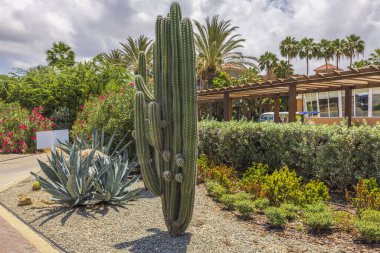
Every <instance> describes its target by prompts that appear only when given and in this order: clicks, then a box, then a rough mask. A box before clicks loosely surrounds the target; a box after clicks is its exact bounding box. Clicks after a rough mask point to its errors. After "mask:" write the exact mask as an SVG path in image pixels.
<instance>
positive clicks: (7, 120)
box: [0, 100, 54, 154]
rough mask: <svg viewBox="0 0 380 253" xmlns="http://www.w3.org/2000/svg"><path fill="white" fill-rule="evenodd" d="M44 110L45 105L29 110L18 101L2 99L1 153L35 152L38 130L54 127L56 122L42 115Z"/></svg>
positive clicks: (0, 109) (0, 104)
mask: <svg viewBox="0 0 380 253" xmlns="http://www.w3.org/2000/svg"><path fill="white" fill-rule="evenodd" d="M42 112H43V107H35V108H34V109H33V110H32V111H31V112H29V111H28V110H27V109H25V108H22V107H21V106H20V105H19V104H18V103H4V102H2V101H1V100H0V154H1V153H32V152H35V151H36V132H37V131H47V130H51V129H52V128H53V127H54V122H52V121H51V120H50V119H49V118H45V117H44V116H42Z"/></svg>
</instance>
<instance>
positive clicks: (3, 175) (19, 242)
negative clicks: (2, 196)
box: [0, 154, 47, 253]
mask: <svg viewBox="0 0 380 253" xmlns="http://www.w3.org/2000/svg"><path fill="white" fill-rule="evenodd" d="M37 159H39V160H43V161H46V160H47V159H46V154H38V155H0V189H2V190H3V189H5V188H6V187H7V186H9V185H10V184H12V183H14V182H16V181H18V180H20V179H22V178H25V177H27V176H28V175H30V171H31V169H32V170H34V171H35V170H38V167H39V166H38V162H37ZM0 252H1V253H38V250H37V249H36V247H34V246H33V245H32V244H31V243H30V242H29V241H28V240H27V239H25V238H24V237H23V236H22V235H21V234H20V233H19V232H18V231H17V230H16V229H15V228H14V227H12V226H11V225H10V224H9V223H8V222H7V221H6V220H5V219H4V218H2V217H0Z"/></svg>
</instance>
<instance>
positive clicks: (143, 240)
mask: <svg viewBox="0 0 380 253" xmlns="http://www.w3.org/2000/svg"><path fill="white" fill-rule="evenodd" d="M31 185H32V179H28V180H25V181H23V182H21V183H19V184H18V185H16V186H14V187H12V188H10V189H8V190H6V191H4V192H1V193H0V202H1V203H3V205H5V206H6V207H8V208H9V209H10V210H13V211H14V212H15V213H16V214H18V215H19V216H20V217H21V218H22V219H24V220H25V221H27V222H28V223H29V224H30V226H32V227H33V228H35V229H37V230H39V231H40V232H41V233H43V234H44V235H45V236H47V237H49V238H51V239H52V240H53V241H54V242H55V243H57V244H58V245H60V246H61V247H62V248H64V249H65V250H66V251H67V252H86V253H89V252H91V253H92V252H135V253H143V252H144V253H145V252H160V253H166V252H202V253H203V252H218V253H222V252H239V253H240V252H244V253H245V252H247V253H248V252H271V253H277V252H326V253H327V252H329V253H331V252H345V251H343V250H339V249H336V248H334V247H332V246H331V245H325V246H321V245H318V244H314V243H308V242H306V243H305V241H300V240H297V239H291V238H283V237H279V236H275V235H273V234H271V232H270V231H268V232H266V231H262V230H261V231H260V230H255V229H254V226H253V225H252V224H249V223H247V222H241V221H238V220H237V219H236V218H235V217H234V216H233V215H232V214H231V213H229V212H225V211H223V210H221V209H220V207H219V206H218V204H216V203H215V202H214V201H213V200H212V199H211V198H209V197H208V196H207V195H206V191H205V189H204V187H203V186H197V194H196V204H195V213H194V216H193V221H192V223H191V225H190V227H189V229H188V230H187V233H186V234H184V235H183V236H181V237H179V238H171V237H170V236H169V235H168V233H167V232H166V227H165V224H164V221H163V216H162V213H161V203H160V199H159V198H155V197H153V196H152V195H151V194H150V193H146V194H145V196H144V198H142V199H139V200H137V201H133V202H130V203H129V204H128V205H125V206H124V207H117V206H99V207H93V208H75V209H71V210H70V209H67V208H64V207H62V206H59V205H56V204H52V203H49V201H48V200H49V194H47V193H45V192H43V191H37V192H32V191H31ZM138 186H139V187H142V182H139V183H138ZM22 194H27V195H28V196H30V197H31V198H32V201H33V205H31V206H24V207H18V206H17V199H18V196H20V195H22ZM327 243H328V242H327Z"/></svg>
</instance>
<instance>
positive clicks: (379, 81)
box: [198, 65, 380, 125]
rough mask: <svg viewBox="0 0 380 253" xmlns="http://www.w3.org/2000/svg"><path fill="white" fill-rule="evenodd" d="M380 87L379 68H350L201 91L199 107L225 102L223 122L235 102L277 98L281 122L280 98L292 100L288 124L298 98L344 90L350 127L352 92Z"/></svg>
mask: <svg viewBox="0 0 380 253" xmlns="http://www.w3.org/2000/svg"><path fill="white" fill-rule="evenodd" d="M374 87H380V66H374V65H371V66H367V67H364V68H350V70H348V71H338V70H333V71H332V72H331V73H323V74H322V73H317V74H315V75H310V76H309V75H302V76H295V77H290V78H287V79H278V80H273V81H271V80H267V81H264V82H257V83H249V84H246V85H239V86H230V87H225V88H216V89H207V90H201V91H198V103H211V102H221V101H223V105H224V106H223V107H224V120H225V121H229V120H231V118H232V99H244V98H262V97H273V98H274V120H275V122H279V121H280V103H279V97H280V96H287V97H288V98H289V100H288V101H289V102H288V103H289V122H294V121H295V120H296V110H297V100H296V97H297V95H301V94H306V93H315V92H324V91H338V90H344V91H345V92H346V95H345V101H344V103H345V108H346V109H345V113H344V114H345V115H344V117H346V118H347V121H348V124H349V125H350V124H351V118H352V108H351V104H352V90H353V89H358V88H374Z"/></svg>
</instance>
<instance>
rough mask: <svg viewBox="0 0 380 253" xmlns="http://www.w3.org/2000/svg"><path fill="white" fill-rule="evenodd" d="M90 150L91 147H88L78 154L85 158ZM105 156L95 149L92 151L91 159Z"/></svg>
mask: <svg viewBox="0 0 380 253" xmlns="http://www.w3.org/2000/svg"><path fill="white" fill-rule="evenodd" d="M91 152H92V149H90V148H89V149H85V150H82V151H81V153H80V156H81V157H82V158H87V157H88V156H89V155H90V153H91ZM105 156H106V155H105V154H104V153H102V152H100V151H98V150H96V151H95V153H94V156H93V159H94V160H97V159H99V158H104V157H105Z"/></svg>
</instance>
